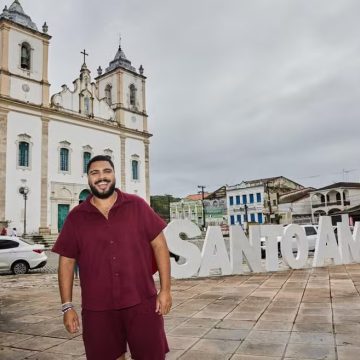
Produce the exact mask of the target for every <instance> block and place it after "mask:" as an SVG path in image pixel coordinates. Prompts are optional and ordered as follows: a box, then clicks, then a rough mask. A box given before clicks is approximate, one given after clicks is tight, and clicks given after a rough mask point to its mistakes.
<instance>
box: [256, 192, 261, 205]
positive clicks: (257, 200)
mask: <svg viewBox="0 0 360 360" xmlns="http://www.w3.org/2000/svg"><path fill="white" fill-rule="evenodd" d="M256 202H258V203H261V193H256Z"/></svg>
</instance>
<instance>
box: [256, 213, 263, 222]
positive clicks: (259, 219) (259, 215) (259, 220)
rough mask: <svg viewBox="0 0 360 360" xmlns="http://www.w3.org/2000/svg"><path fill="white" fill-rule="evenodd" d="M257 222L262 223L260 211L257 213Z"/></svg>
mask: <svg viewBox="0 0 360 360" xmlns="http://www.w3.org/2000/svg"><path fill="white" fill-rule="evenodd" d="M257 215H258V223H259V224H262V223H263V214H262V213H258V214H257Z"/></svg>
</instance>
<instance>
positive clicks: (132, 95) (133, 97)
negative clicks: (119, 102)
mask: <svg viewBox="0 0 360 360" xmlns="http://www.w3.org/2000/svg"><path fill="white" fill-rule="evenodd" d="M129 89H130V105H132V106H135V105H136V87H135V85H134V84H131V85H130V86H129Z"/></svg>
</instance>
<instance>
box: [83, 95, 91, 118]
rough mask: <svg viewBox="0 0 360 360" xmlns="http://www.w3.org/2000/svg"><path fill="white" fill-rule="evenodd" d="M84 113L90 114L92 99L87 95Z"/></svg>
mask: <svg viewBox="0 0 360 360" xmlns="http://www.w3.org/2000/svg"><path fill="white" fill-rule="evenodd" d="M84 113H85V115H90V99H89V98H88V97H87V96H86V97H85V98H84Z"/></svg>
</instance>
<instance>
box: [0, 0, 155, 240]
mask: <svg viewBox="0 0 360 360" xmlns="http://www.w3.org/2000/svg"><path fill="white" fill-rule="evenodd" d="M50 41H51V36H50V35H49V34H48V25H47V24H46V22H45V23H44V24H43V26H42V27H41V29H39V28H38V27H37V25H36V24H35V23H34V22H33V21H32V20H31V17H30V16H29V15H27V14H26V13H25V12H24V9H23V8H22V6H21V4H20V2H19V1H18V0H15V1H13V3H12V4H11V5H10V6H9V7H7V6H5V8H4V10H3V12H2V13H1V14H0V184H1V187H0V229H1V228H2V227H3V226H5V227H10V228H16V229H17V233H18V234H20V235H21V234H23V233H26V234H29V235H30V234H57V233H58V232H59V231H60V230H61V228H62V225H63V223H64V220H65V218H66V216H67V214H68V212H69V211H70V210H71V209H72V208H73V207H75V206H76V205H78V204H79V203H80V202H81V201H83V200H84V199H86V197H87V196H88V195H89V193H90V192H89V187H88V184H87V175H86V166H87V163H88V161H89V160H90V158H91V157H92V156H94V155H99V154H104V155H108V156H109V157H111V159H112V160H113V162H114V164H115V172H116V177H117V186H118V187H120V188H121V189H122V190H123V191H126V192H128V193H133V194H137V195H139V196H141V197H143V198H144V199H146V200H147V201H149V199H150V189H149V138H150V137H151V134H150V133H149V132H148V125H147V121H148V115H147V112H146V99H145V84H146V77H145V76H144V69H143V67H142V66H140V68H139V69H136V68H135V67H133V66H132V64H131V61H129V60H128V59H127V57H126V56H125V54H124V52H123V50H122V49H121V46H119V48H118V49H117V51H114V53H115V52H116V55H115V57H114V59H113V60H111V61H110V63H109V66H108V67H107V68H105V69H104V70H103V69H102V68H101V67H99V68H98V69H97V73H96V77H95V78H94V79H92V77H91V72H90V70H89V69H88V67H87V65H86V55H87V54H86V51H85V50H84V51H83V55H84V62H83V64H82V65H81V64H79V65H81V67H80V66H79V67H80V73H79V75H78V78H76V79H75V80H74V82H73V85H72V86H71V87H68V86H66V85H63V86H62V88H61V89H59V90H60V91H59V92H57V93H55V94H53V95H52V96H51V97H50V79H49V78H48V62H49V61H48V59H49V44H50ZM80 50H81V49H79V51H80Z"/></svg>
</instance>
